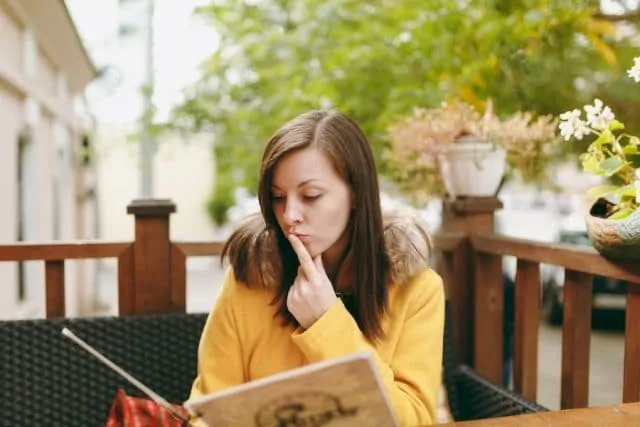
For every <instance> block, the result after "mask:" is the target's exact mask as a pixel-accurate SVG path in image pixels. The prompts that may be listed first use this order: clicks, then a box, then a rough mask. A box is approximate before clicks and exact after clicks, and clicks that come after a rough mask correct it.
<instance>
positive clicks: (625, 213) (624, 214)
mask: <svg viewBox="0 0 640 427" xmlns="http://www.w3.org/2000/svg"><path fill="white" fill-rule="evenodd" d="M634 211H635V209H632V208H624V209H620V210H619V211H618V212H616V213H614V214H613V215H611V216H610V217H609V219H625V218H627V217H628V216H629V215H631V214H632V213H633V212H634Z"/></svg>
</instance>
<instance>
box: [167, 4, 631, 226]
mask: <svg viewBox="0 0 640 427" xmlns="http://www.w3.org/2000/svg"><path fill="white" fill-rule="evenodd" d="M597 12H598V11H597V10H596V9H594V7H593V2H589V1H577V0H483V1H476V0H429V1H417V0H411V1H409V0H405V1H398V0H378V1H376V2H366V1H362V0H305V1H298V0H260V1H258V0H254V1H235V0H214V1H212V2H211V3H210V4H208V5H207V6H205V7H202V8H200V9H199V10H198V14H199V15H200V16H201V17H203V18H204V19H207V20H208V21H209V22H210V24H211V25H212V26H213V27H214V28H215V30H216V31H217V33H218V34H219V37H220V41H219V44H218V45H217V46H212V51H213V52H212V55H211V57H210V58H209V59H208V60H207V61H206V62H205V63H204V64H203V66H202V70H201V78H200V80H199V81H198V82H197V83H196V84H195V85H193V86H192V87H190V88H188V90H187V91H186V92H185V94H186V100H185V102H184V103H183V104H182V105H181V106H180V107H179V108H177V109H176V111H175V117H174V119H173V123H174V125H177V126H181V127H185V126H186V127H188V128H191V129H195V130H200V129H203V128H208V129H211V130H212V131H213V132H214V134H215V156H216V159H217V183H218V184H217V185H216V188H215V189H214V191H213V196H212V197H213V200H212V201H211V202H210V204H209V206H210V208H211V209H210V210H211V212H212V214H214V213H215V218H216V221H217V222H220V221H224V212H226V210H225V206H226V205H228V204H229V203H231V200H232V199H231V198H230V192H231V191H232V189H233V188H234V186H235V185H245V186H247V187H248V188H249V189H251V190H254V189H255V188H256V181H257V177H258V172H259V162H260V157H259V156H260V152H261V150H262V148H263V147H264V144H265V143H266V141H267V140H268V138H269V136H270V135H271V134H272V133H273V132H274V131H275V130H276V129H277V128H278V127H279V126H280V125H281V124H282V123H283V122H285V121H287V120H289V119H290V118H292V117H294V116H295V115H297V114H299V113H301V112H303V111H305V110H308V109H310V108H317V107H320V106H323V105H332V106H335V107H337V108H339V109H341V110H343V111H345V112H346V113H348V114H350V115H352V116H353V117H354V118H355V119H356V120H357V121H358V122H359V123H360V124H361V125H362V126H363V128H364V130H365V131H366V133H367V134H368V136H369V137H370V138H371V140H372V142H373V144H374V148H375V152H376V156H377V158H378V161H379V164H380V165H381V166H382V171H383V173H389V172H390V171H388V170H386V168H385V165H384V162H382V161H381V160H383V153H384V148H385V141H386V139H385V129H386V128H387V126H388V125H389V123H390V122H391V121H393V120H394V119H395V118H397V117H398V116H399V115H402V114H406V113H408V112H410V111H411V110H412V109H413V108H414V107H415V106H425V107H428V106H434V105H436V104H437V103H439V102H441V101H442V100H444V99H447V98H451V97H459V98H461V99H463V100H465V101H467V102H470V103H473V104H476V105H478V106H479V107H481V106H482V103H483V102H484V100H485V99H487V98H492V99H493V100H494V104H495V105H496V107H497V109H498V111H499V112H500V113H505V114H507V113H512V112H514V111H516V110H519V109H527V110H533V111H537V112H540V113H553V114H557V113H559V112H562V111H564V110H567V109H570V108H574V107H575V106H576V105H580V104H581V102H584V101H585V100H587V99H590V97H591V96H592V95H593V93H595V92H596V91H597V87H595V86H594V87H591V88H586V89H585V88H583V91H582V92H581V91H578V90H577V89H576V85H575V82H576V79H578V78H580V77H587V78H590V77H591V76H593V75H595V73H600V74H599V75H600V76H602V73H603V71H604V75H605V76H612V75H616V73H618V74H619V73H620V72H621V71H620V70H621V69H624V67H626V65H628V64H623V65H622V68H620V66H619V65H618V64H617V62H616V59H617V57H616V49H617V47H616V46H615V45H614V42H613V36H614V32H615V31H614V30H615V27H614V26H613V24H612V23H610V22H607V21H605V20H599V19H596V18H595V17H594V14H595V13H597ZM600 81H602V77H601V79H600ZM587 89H589V90H587Z"/></svg>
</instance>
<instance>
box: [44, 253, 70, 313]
mask: <svg viewBox="0 0 640 427" xmlns="http://www.w3.org/2000/svg"><path fill="white" fill-rule="evenodd" d="M44 275H45V286H46V288H45V299H46V303H45V306H46V316H47V319H51V318H54V317H64V316H65V313H66V309H65V293H64V260H63V261H45V263H44Z"/></svg>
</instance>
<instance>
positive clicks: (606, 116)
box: [584, 98, 616, 130]
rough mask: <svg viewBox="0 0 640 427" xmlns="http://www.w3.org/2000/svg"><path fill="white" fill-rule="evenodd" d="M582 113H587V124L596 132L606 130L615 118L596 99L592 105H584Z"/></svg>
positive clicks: (611, 112)
mask: <svg viewBox="0 0 640 427" xmlns="http://www.w3.org/2000/svg"><path fill="white" fill-rule="evenodd" d="M603 107H604V108H603ZM584 111H585V112H586V113H587V124H588V125H590V126H591V127H592V128H594V129H596V130H604V129H607V128H608V127H609V125H610V124H611V122H612V121H613V119H615V117H616V116H615V115H614V114H613V111H611V108H609V107H606V106H604V104H603V103H602V101H600V100H599V99H597V98H596V99H594V101H593V105H585V106H584Z"/></svg>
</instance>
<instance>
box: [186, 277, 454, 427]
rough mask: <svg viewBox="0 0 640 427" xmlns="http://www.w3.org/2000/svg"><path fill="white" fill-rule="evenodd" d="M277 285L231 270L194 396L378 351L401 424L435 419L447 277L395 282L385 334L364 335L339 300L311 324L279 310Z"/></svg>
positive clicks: (204, 341)
mask: <svg viewBox="0 0 640 427" xmlns="http://www.w3.org/2000/svg"><path fill="white" fill-rule="evenodd" d="M272 297H273V291H270V290H268V289H264V288H260V289H256V288H255V287H253V288H252V287H247V286H244V285H242V284H239V283H237V282H236V280H235V278H234V276H233V273H232V272H231V270H228V271H227V272H226V274H225V278H224V282H223V285H222V290H221V293H220V295H219V297H218V298H217V300H216V302H215V304H214V307H213V309H212V311H211V313H210V315H209V317H208V319H207V322H206V325H205V328H204V331H203V333H202V338H201V342H200V348H199V351H198V375H197V377H196V379H195V381H194V383H193V386H192V391H191V398H194V397H196V396H200V395H203V394H208V393H211V392H214V391H218V390H221V389H224V388H227V387H231V386H234V385H238V384H242V383H245V382H248V381H252V380H256V379H259V378H263V377H266V376H269V375H273V374H276V373H279V372H282V371H286V370H289V369H293V368H298V367H301V366H303V365H306V364H309V363H313V362H318V361H322V360H327V359H330V358H333V357H336V356H343V355H346V354H350V353H354V352H357V351H361V350H365V349H370V350H373V354H374V359H375V362H376V365H377V367H378V369H379V372H380V374H381V376H382V378H383V381H384V384H385V386H386V389H387V391H388V395H389V397H390V399H391V403H392V406H393V408H394V409H395V412H396V416H397V418H398V421H399V422H400V425H402V426H416V425H429V424H432V423H435V417H436V407H437V401H438V392H439V389H440V384H441V370H442V345H443V330H444V298H445V297H444V289H443V285H442V280H441V279H440V277H439V276H438V275H437V274H436V273H435V272H434V271H433V270H431V269H428V268H425V269H423V270H422V271H421V272H420V273H418V274H417V275H415V276H414V277H413V278H412V279H411V280H410V281H409V282H408V283H397V284H393V285H391V287H390V289H389V303H390V304H389V311H388V315H387V316H386V317H385V318H384V320H383V324H382V325H383V329H384V331H385V337H384V339H382V340H380V341H379V342H376V343H375V345H372V344H371V343H370V342H368V341H367V339H365V337H364V336H363V334H362V333H361V331H360V329H359V328H358V325H357V324H356V322H355V320H354V319H353V317H352V316H351V315H350V314H349V312H348V311H347V309H346V308H345V306H344V305H343V303H342V301H340V300H338V301H337V302H336V303H335V304H334V305H333V306H332V307H331V308H330V309H329V310H328V311H327V312H326V313H325V314H324V315H323V316H322V317H321V318H320V319H319V320H318V321H316V323H314V324H313V325H312V326H311V327H310V328H309V329H307V330H304V329H302V328H294V327H292V326H284V325H283V324H282V321H281V319H280V318H279V317H274V314H275V312H276V310H277V307H276V305H272V304H270V301H271V299H272Z"/></svg>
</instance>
